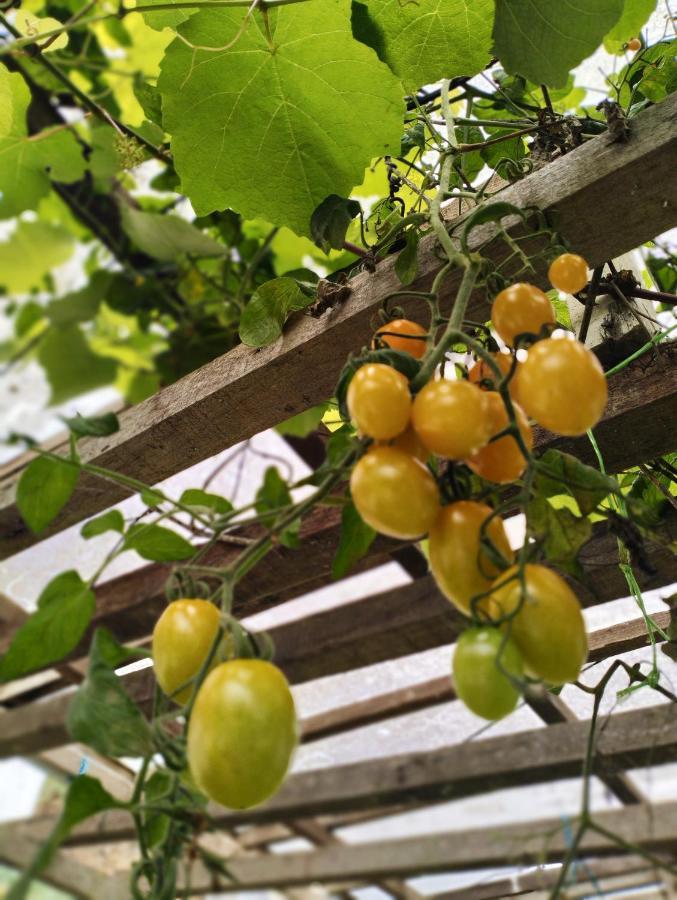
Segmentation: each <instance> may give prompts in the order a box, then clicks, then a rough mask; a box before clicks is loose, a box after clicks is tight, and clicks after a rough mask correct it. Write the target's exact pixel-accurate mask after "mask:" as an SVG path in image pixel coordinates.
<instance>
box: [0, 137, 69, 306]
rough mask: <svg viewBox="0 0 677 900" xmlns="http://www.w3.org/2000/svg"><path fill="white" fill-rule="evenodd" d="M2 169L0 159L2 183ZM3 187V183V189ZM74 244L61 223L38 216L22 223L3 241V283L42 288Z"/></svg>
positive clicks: (14, 289)
mask: <svg viewBox="0 0 677 900" xmlns="http://www.w3.org/2000/svg"><path fill="white" fill-rule="evenodd" d="M0 143H2V142H1V141H0ZM1 169H2V163H1V162H0V182H2V178H3V174H2V171H1ZM2 190H3V188H2V185H1V184H0V192H1V191H2ZM1 204H2V200H0V206H1ZM1 217H2V216H1V215H0V218H1ZM73 247H74V241H73V238H72V236H71V235H70V234H69V233H68V232H67V231H66V230H65V229H64V228H61V227H60V226H58V225H50V224H49V223H48V222H42V221H40V220H39V219H38V220H37V221H36V222H23V221H21V222H19V223H18V224H17V226H16V228H15V229H14V231H13V232H12V234H11V235H10V236H9V237H8V238H7V240H6V241H2V242H0V286H2V287H4V288H5V290H6V291H8V292H9V293H10V294H13V293H16V294H22V293H24V292H26V291H29V290H30V289H31V288H37V287H40V286H41V283H42V280H43V278H44V276H45V275H46V274H47V273H48V272H49V271H50V269H53V268H54V267H55V266H58V265H60V264H61V263H62V262H65V261H66V260H67V259H68V258H69V257H70V255H71V254H72V252H73Z"/></svg>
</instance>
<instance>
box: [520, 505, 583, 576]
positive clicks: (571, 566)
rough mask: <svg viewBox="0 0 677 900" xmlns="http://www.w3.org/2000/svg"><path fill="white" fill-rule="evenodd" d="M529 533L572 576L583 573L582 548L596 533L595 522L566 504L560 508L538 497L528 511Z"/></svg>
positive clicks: (547, 556)
mask: <svg viewBox="0 0 677 900" xmlns="http://www.w3.org/2000/svg"><path fill="white" fill-rule="evenodd" d="M526 515H527V526H528V530H529V535H530V536H531V537H533V538H535V539H536V540H537V541H539V542H540V543H541V547H542V549H543V552H544V553H545V558H546V559H547V560H548V562H550V563H552V564H553V565H554V566H557V567H558V568H560V569H563V570H564V571H565V572H568V573H569V574H570V575H575V576H580V575H581V574H582V570H581V566H580V563H579V562H578V559H577V557H578V551H579V550H580V549H581V547H582V546H583V544H584V543H585V542H586V541H587V540H589V539H590V537H591V536H592V523H591V522H590V520H589V519H587V518H582V517H581V516H576V515H574V514H573V513H572V512H571V510H570V509H567V508H566V507H565V506H563V507H560V508H559V509H557V508H555V507H554V506H552V504H551V503H550V502H549V501H548V500H546V499H545V497H536V498H535V499H534V500H532V501H531V503H530V504H529V505H528V507H527V510H526Z"/></svg>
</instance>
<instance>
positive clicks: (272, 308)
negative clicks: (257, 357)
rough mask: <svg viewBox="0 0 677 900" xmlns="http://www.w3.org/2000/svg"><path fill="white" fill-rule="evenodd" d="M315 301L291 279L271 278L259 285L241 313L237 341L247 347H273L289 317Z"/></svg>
mask: <svg viewBox="0 0 677 900" xmlns="http://www.w3.org/2000/svg"><path fill="white" fill-rule="evenodd" d="M314 300H315V298H314V297H309V296H308V295H307V294H304V293H303V291H302V290H301V289H300V288H299V286H298V284H297V283H296V282H295V281H294V279H293V278H274V279H273V280H272V281H268V282H266V284H262V285H261V287H260V288H259V289H258V290H257V291H256V293H255V294H254V296H253V297H252V299H251V300H250V301H249V303H248V304H247V305H246V306H245V308H244V310H243V312H242V318H241V319H240V340H241V341H242V343H243V344H248V345H249V346H250V347H265V346H267V345H268V344H272V343H273V341H276V340H277V339H278V338H279V336H280V335H281V334H282V327H283V325H284V323H285V322H286V321H287V318H288V316H289V315H290V313H292V312H297V311H298V310H301V309H305V308H306V307H307V306H310V304H311V303H313V302H314Z"/></svg>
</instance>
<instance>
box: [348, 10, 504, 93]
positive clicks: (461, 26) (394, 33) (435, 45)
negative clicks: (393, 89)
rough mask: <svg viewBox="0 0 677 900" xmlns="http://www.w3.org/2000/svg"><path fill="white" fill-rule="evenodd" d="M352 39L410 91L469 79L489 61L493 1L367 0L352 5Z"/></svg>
mask: <svg viewBox="0 0 677 900" xmlns="http://www.w3.org/2000/svg"><path fill="white" fill-rule="evenodd" d="M353 16H354V18H353V23H354V28H355V36H356V37H357V38H358V40H361V41H363V42H364V43H366V44H368V45H369V46H371V47H373V48H374V49H375V50H376V52H377V53H378V55H379V56H380V57H381V59H382V60H383V61H384V62H386V63H388V65H389V66H390V68H391V69H392V70H393V72H395V73H396V74H397V75H399V76H400V78H401V79H402V81H403V83H404V86H405V88H407V90H409V91H414V90H416V89H417V88H419V87H421V86H422V85H424V84H430V83H431V82H434V81H439V80H440V78H454V77H455V76H457V75H475V74H476V73H477V72H480V71H481V70H482V69H483V68H484V67H485V66H486V65H487V63H488V62H489V59H490V56H491V52H490V51H491V29H492V26H493V23H494V3H493V0H417V2H402V0H368V2H367V3H366V4H365V3H356V4H355V5H354V13H353Z"/></svg>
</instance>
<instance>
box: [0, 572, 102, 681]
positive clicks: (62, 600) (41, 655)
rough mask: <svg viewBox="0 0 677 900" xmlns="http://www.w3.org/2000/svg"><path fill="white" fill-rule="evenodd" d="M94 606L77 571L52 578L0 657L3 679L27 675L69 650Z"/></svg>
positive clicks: (90, 616) (82, 630) (75, 641)
mask: <svg viewBox="0 0 677 900" xmlns="http://www.w3.org/2000/svg"><path fill="white" fill-rule="evenodd" d="M94 607H95V599H94V594H93V592H92V591H91V589H90V588H89V586H88V585H87V584H86V583H85V582H84V581H83V580H82V579H81V578H80V576H79V575H78V573H77V572H73V571H69V572H62V573H61V574H60V575H57V576H56V578H53V579H52V580H51V581H50V583H49V584H48V585H47V587H46V588H45V589H44V590H43V592H42V593H41V594H40V597H39V599H38V608H37V610H36V611H35V612H34V613H33V615H32V616H31V617H30V618H29V619H27V620H26V622H25V623H24V624H23V625H22V626H21V628H20V629H19V630H18V631H17V633H16V634H15V635H14V640H13V641H12V643H11V645H10V648H9V650H8V651H7V653H5V655H4V656H3V657H2V659H1V660H0V681H11V680H12V679H13V678H19V677H20V676H21V675H27V674H28V673H29V672H34V671H35V670H36V669H42V668H44V667H45V666H48V665H50V664H51V663H54V662H57V661H58V660H60V659H62V658H63V657H64V656H66V655H67V654H68V653H70V652H71V650H73V649H75V647H77V645H78V643H79V642H80V639H81V638H82V636H83V635H84V633H85V631H86V630H87V626H88V625H89V622H90V620H91V618H92V614H93V612H94Z"/></svg>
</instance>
